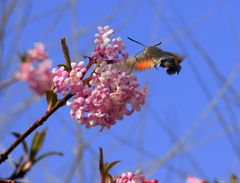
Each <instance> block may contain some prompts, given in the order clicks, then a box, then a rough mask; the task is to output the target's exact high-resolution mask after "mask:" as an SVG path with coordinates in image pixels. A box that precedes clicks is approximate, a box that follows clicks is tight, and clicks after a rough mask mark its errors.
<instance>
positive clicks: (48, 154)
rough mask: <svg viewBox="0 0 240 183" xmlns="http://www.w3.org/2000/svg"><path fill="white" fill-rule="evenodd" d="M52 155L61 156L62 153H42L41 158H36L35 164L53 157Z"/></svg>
mask: <svg viewBox="0 0 240 183" xmlns="http://www.w3.org/2000/svg"><path fill="white" fill-rule="evenodd" d="M54 155H57V156H63V153H61V152H48V153H44V154H42V155H41V156H39V157H38V158H36V160H35V162H38V161H40V160H42V159H44V158H46V157H48V156H54Z"/></svg>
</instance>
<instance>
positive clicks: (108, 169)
mask: <svg viewBox="0 0 240 183" xmlns="http://www.w3.org/2000/svg"><path fill="white" fill-rule="evenodd" d="M119 162H121V161H113V162H111V163H109V164H106V166H105V168H104V172H105V173H108V172H109V171H110V170H111V169H112V167H114V166H115V165H116V164H118V163H119Z"/></svg>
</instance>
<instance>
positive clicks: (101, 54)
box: [92, 26, 128, 60]
mask: <svg viewBox="0 0 240 183" xmlns="http://www.w3.org/2000/svg"><path fill="white" fill-rule="evenodd" d="M98 31H99V33H97V34H95V41H94V42H95V43H96V47H95V50H94V52H93V53H92V57H93V58H94V59H96V60H106V59H109V60H110V59H117V58H119V55H120V56H121V57H122V59H123V60H125V59H127V58H128V53H124V52H123V50H124V49H125V45H124V44H123V43H122V39H121V38H120V37H117V38H113V39H112V40H111V39H110V38H109V37H110V36H111V35H112V34H114V30H113V29H110V27H109V26H104V27H101V26H99V27H98Z"/></svg>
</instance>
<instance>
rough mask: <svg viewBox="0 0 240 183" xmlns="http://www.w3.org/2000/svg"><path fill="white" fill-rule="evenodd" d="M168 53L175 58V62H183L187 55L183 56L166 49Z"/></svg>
mask: <svg viewBox="0 0 240 183" xmlns="http://www.w3.org/2000/svg"><path fill="white" fill-rule="evenodd" d="M164 52H165V53H166V54H168V55H170V56H171V57H173V58H174V60H175V62H177V63H181V62H182V61H183V59H184V58H185V56H181V55H177V54H174V53H171V52H168V51H164Z"/></svg>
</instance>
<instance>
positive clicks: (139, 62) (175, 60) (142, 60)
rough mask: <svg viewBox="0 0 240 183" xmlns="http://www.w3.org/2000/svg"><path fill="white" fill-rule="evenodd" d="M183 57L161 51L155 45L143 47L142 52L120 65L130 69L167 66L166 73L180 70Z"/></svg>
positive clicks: (139, 69)
mask: <svg viewBox="0 0 240 183" xmlns="http://www.w3.org/2000/svg"><path fill="white" fill-rule="evenodd" d="M182 60H183V57H180V56H178V55H176V54H173V53H171V52H167V51H163V50H161V49H160V48H158V47H157V46H148V47H145V49H144V51H143V53H141V54H137V55H136V56H134V57H130V58H128V59H127V60H125V61H124V62H122V63H119V64H120V66H121V67H127V68H130V69H131V70H138V71H141V70H146V69H150V68H152V67H155V68H156V67H157V66H159V67H163V68H167V73H168V74H175V73H179V72H180V70H181V66H180V63H181V61H182Z"/></svg>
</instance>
